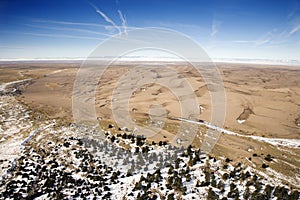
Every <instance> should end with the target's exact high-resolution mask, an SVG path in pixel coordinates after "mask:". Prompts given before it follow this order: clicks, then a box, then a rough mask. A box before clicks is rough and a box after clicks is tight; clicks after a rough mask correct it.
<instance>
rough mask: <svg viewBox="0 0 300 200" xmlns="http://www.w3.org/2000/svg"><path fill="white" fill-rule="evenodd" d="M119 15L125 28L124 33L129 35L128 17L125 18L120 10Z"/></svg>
mask: <svg viewBox="0 0 300 200" xmlns="http://www.w3.org/2000/svg"><path fill="white" fill-rule="evenodd" d="M118 13H119V16H120V19H121V21H122V27H123V30H124V33H125V34H127V21H126V17H125V15H123V14H122V12H121V10H118Z"/></svg>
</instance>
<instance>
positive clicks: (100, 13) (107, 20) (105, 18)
mask: <svg viewBox="0 0 300 200" xmlns="http://www.w3.org/2000/svg"><path fill="white" fill-rule="evenodd" d="M90 5H91V6H92V7H93V8H94V9H95V10H96V12H97V13H98V14H99V15H101V17H103V19H104V20H105V21H106V22H108V23H110V24H111V25H112V26H113V27H114V28H115V29H117V30H118V31H119V33H121V29H120V27H119V26H117V24H116V23H115V22H114V21H113V20H112V19H110V18H109V17H108V16H107V15H106V14H105V13H104V12H102V11H101V10H99V9H98V8H97V7H96V6H95V5H93V4H92V3H91V2H90Z"/></svg>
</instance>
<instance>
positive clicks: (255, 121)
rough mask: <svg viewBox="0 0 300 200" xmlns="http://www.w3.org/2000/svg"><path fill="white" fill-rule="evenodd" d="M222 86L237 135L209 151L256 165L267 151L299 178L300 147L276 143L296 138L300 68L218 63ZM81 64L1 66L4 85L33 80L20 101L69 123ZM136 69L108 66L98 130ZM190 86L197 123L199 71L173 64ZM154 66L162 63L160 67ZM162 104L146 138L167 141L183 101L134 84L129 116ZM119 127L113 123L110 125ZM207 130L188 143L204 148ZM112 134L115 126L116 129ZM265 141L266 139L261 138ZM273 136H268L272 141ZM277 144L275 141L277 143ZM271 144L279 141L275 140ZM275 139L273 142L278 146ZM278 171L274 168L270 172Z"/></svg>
mask: <svg viewBox="0 0 300 200" xmlns="http://www.w3.org/2000/svg"><path fill="white" fill-rule="evenodd" d="M216 65H217V67H218V69H219V71H220V74H221V77H222V80H223V84H224V88H225V91H226V117H225V123H224V126H223V128H224V129H225V130H228V131H231V132H234V133H236V134H237V135H232V134H226V133H222V134H221V135H220V137H219V139H218V142H217V143H216V145H215V147H214V148H213V150H212V152H211V153H212V154H213V155H215V156H218V157H228V158H230V159H232V160H234V162H240V161H242V162H243V163H245V164H248V165H250V166H252V167H260V166H261V164H262V163H263V161H264V158H265V156H266V155H267V154H270V155H271V156H273V157H274V160H273V162H271V163H270V167H271V169H273V170H274V176H276V173H277V172H278V173H281V174H283V175H285V176H286V181H287V183H288V182H289V180H290V178H292V179H293V182H294V183H297V182H299V181H300V179H299V175H300V163H299V160H300V147H299V146H293V147H290V146H289V145H284V144H283V145H280V142H281V141H277V139H283V141H289V140H291V141H292V140H293V139H298V140H299V139H300V103H299V102H300V79H299V77H300V68H299V67H296V66H279V65H278V66H275V65H258V64H229V63H217V64H216ZM79 67H80V64H79V63H14V64H12V63H9V64H1V67H0V81H1V83H6V82H11V81H16V80H23V79H28V78H32V81H31V83H30V84H28V85H27V86H26V87H25V89H24V90H23V91H22V94H21V95H20V96H19V97H18V99H19V100H20V101H21V102H23V103H24V104H26V105H28V106H29V107H30V108H31V109H32V110H33V111H35V110H37V111H41V112H43V113H45V114H46V115H47V116H48V117H50V118H57V119H62V120H63V121H64V122H65V123H72V122H73V118H72V91H73V85H74V81H75V79H76V74H77V71H78V69H79ZM132 67H133V66H132V65H130V64H128V63H127V64H120V65H116V66H113V67H111V68H108V69H107V70H106V71H105V73H104V74H103V76H102V78H101V80H99V85H98V87H97V90H96V104H95V105H96V110H97V116H98V118H99V123H100V125H101V126H102V127H103V128H108V124H111V123H113V124H114V119H113V117H112V110H111V103H112V100H113V99H112V97H111V96H112V92H113V90H114V89H115V87H116V84H117V83H118V80H119V79H120V78H121V77H122V75H124V74H125V73H126V72H128V71H129V70H130V69H131V68H132ZM168 67H171V68H174V69H176V70H177V71H178V73H180V74H182V76H184V77H185V78H186V79H187V80H188V81H189V83H190V85H191V87H192V88H193V90H194V94H195V95H196V98H197V101H198V103H199V105H200V111H201V112H200V113H199V119H198V120H200V121H202V120H203V121H206V122H209V121H210V120H211V96H210V93H209V90H208V89H207V85H206V83H205V81H204V80H203V78H202V77H201V75H200V74H198V73H197V72H196V71H195V70H194V68H192V67H191V66H189V65H187V64H180V65H177V64H172V65H170V66H168ZM157 70H158V71H159V68H157ZM152 104H161V105H163V106H164V108H165V109H166V111H167V116H168V119H167V121H166V123H165V125H164V127H163V129H162V131H161V132H160V133H159V134H157V135H155V136H153V137H151V138H150V139H151V140H154V141H161V140H163V141H167V142H169V141H170V140H171V139H172V137H173V136H174V134H176V132H177V130H178V124H179V121H178V120H175V119H174V118H179V117H180V105H179V103H178V99H177V98H176V96H174V94H173V93H172V91H170V90H169V89H168V88H166V87H163V86H161V85H157V84H147V85H144V86H142V87H138V88H136V90H135V92H134V94H133V95H132V96H131V98H130V100H129V106H130V110H129V111H130V115H131V118H132V119H134V120H135V121H136V123H137V124H139V125H141V126H148V125H149V123H150V122H149V114H148V111H149V108H150V106H151V105H152ZM115 125H116V126H117V124H115ZM206 129H207V127H205V126H203V125H199V132H198V135H197V137H195V139H194V142H193V144H194V145H195V146H201V141H203V137H205V131H206ZM116 132H117V130H116ZM264 138H266V140H264ZM269 139H270V140H269ZM276 142H277V143H276ZM274 143H276V145H274ZM277 144H278V145H277ZM275 172H276V173H275Z"/></svg>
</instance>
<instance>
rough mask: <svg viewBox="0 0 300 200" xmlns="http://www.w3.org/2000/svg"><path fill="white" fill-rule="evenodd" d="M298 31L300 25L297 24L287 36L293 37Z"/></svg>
mask: <svg viewBox="0 0 300 200" xmlns="http://www.w3.org/2000/svg"><path fill="white" fill-rule="evenodd" d="M299 30H300V24H298V25H297V26H295V27H294V28H293V29H292V30H291V31H290V32H289V35H293V34H295V33H296V32H298V31H299Z"/></svg>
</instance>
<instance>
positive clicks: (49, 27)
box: [25, 24, 111, 37]
mask: <svg viewBox="0 0 300 200" xmlns="http://www.w3.org/2000/svg"><path fill="white" fill-rule="evenodd" d="M25 25H26V26H30V27H34V28H42V29H50V30H60V31H77V32H83V33H90V34H97V35H103V36H109V37H110V36H111V35H109V34H106V33H100V32H97V31H91V30H86V29H79V28H65V27H51V26H38V25H32V24H25Z"/></svg>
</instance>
